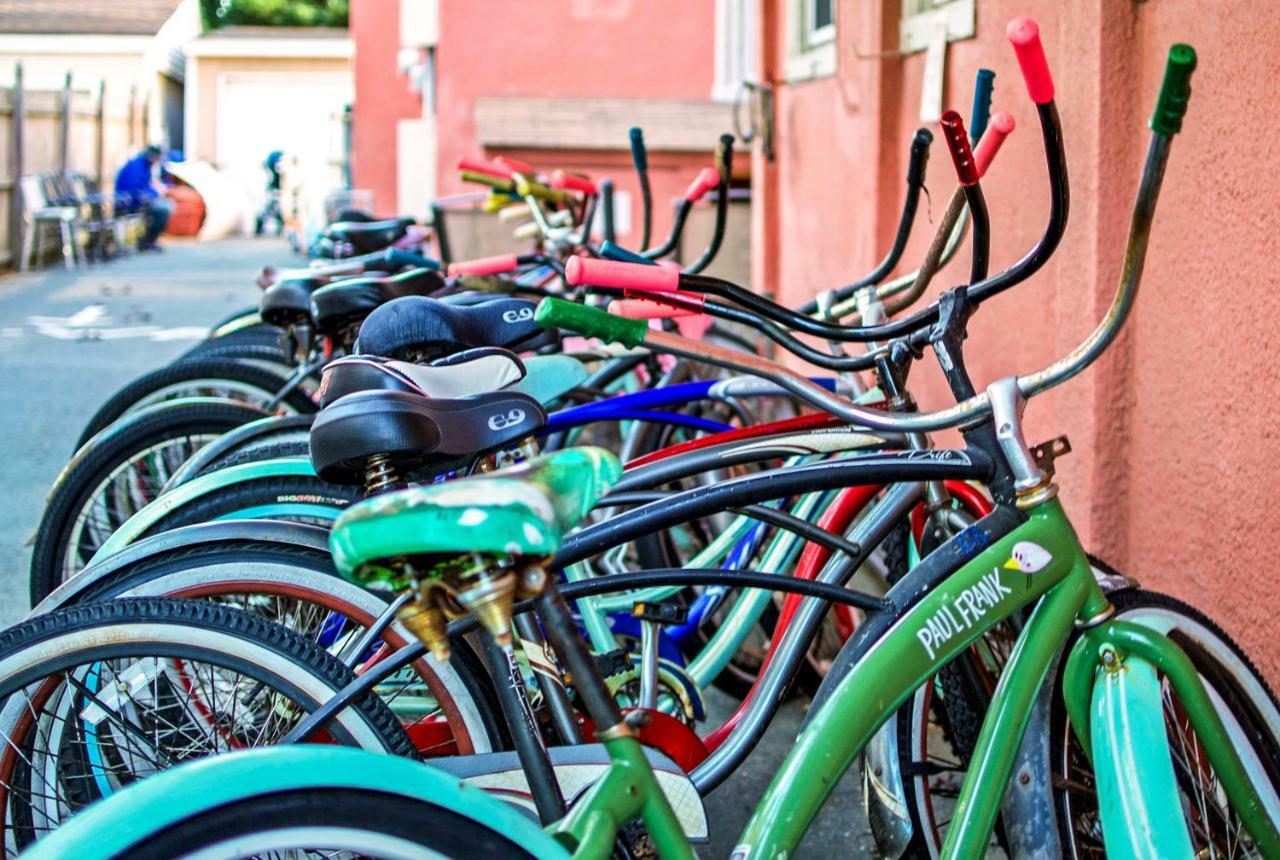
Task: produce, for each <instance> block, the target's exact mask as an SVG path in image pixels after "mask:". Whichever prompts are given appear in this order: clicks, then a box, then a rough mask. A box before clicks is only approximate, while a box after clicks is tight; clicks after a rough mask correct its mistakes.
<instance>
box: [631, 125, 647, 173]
mask: <svg viewBox="0 0 1280 860" xmlns="http://www.w3.org/2000/svg"><path fill="white" fill-rule="evenodd" d="M627 135H628V136H629V137H630V138H631V163H632V164H633V165H634V166H635V168H636V173H644V172H645V171H646V170H648V169H649V150H647V149H645V147H644V131H643V130H641V129H640V128H638V127H635V126H633V127H632V128H631V129H630V130H629V131H628V132H627Z"/></svg>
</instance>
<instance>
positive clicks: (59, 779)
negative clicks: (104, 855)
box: [0, 599, 413, 852]
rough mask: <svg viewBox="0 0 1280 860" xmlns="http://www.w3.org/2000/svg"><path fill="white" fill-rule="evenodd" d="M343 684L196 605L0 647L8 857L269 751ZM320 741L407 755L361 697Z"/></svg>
mask: <svg viewBox="0 0 1280 860" xmlns="http://www.w3.org/2000/svg"><path fill="white" fill-rule="evenodd" d="M353 677H354V676H353V674H352V673H351V671H350V670H349V669H347V668H346V667H345V666H343V665H342V664H341V663H340V662H339V661H338V660H336V659H335V658H334V657H332V656H331V655H329V654H327V653H325V652H324V651H322V650H320V649H319V648H316V647H315V646H314V645H312V644H311V643H309V642H307V641H305V640H304V639H302V638H301V637H300V636H298V635H296V634H294V633H292V632H291V631H288V630H285V629H284V628H282V627H280V626H278V625H274V624H270V623H269V622H266V621H264V620H263V619H261V618H256V617H254V616H252V615H249V614H247V613H243V612H237V611H236V610H234V609H231V608H229V607H225V606H216V605H214V604H211V603H207V602H204V601H193V600H163V599H136V600H128V599H126V600H114V601H109V602H106V603H96V604H89V605H85V606H78V607H74V608H71V609H67V610H62V611H59V612H54V613H50V614H48V615H43V616H39V617H36V618H33V619H30V620H28V621H26V622H24V623H22V624H20V625H18V626H17V627H14V628H11V629H10V630H8V631H6V632H4V633H3V634H0V703H2V704H0V729H2V730H3V731H2V733H0V737H3V738H4V741H3V743H2V744H0V813H2V814H3V816H4V836H5V847H6V850H7V851H10V852H16V851H17V850H21V849H22V848H23V847H25V846H26V845H29V844H30V843H31V842H33V841H34V840H36V839H38V838H39V837H40V836H41V835H43V834H44V833H47V832H48V831H49V830H51V829H53V828H54V827H56V826H57V825H58V824H60V823H61V822H63V821H65V820H66V819H67V818H69V817H70V816H72V815H74V814H75V813H76V812H78V811H80V810H81V809H83V808H84V807H86V806H88V805H89V804H91V803H93V802H95V801H97V800H100V799H102V798H104V797H108V796H110V795H112V794H114V793H115V792H117V791H119V790H120V789H122V788H124V787H125V786H127V785H129V784H132V783H134V782H136V781H138V780H140V779H144V778H146V777H148V776H151V775H153V774H155V773H158V772H160V771H162V770H165V769H167V768H168V767H171V766H173V765H175V764H178V763H180V762H184V761H191V760H193V759H198V758H204V757H206V756H210V755H217V754H221V753H224V752H229V751H232V750H237V749H247V748H253V747H260V746H267V745H270V744H272V743H274V742H275V741H276V740H278V739H279V738H280V737H282V736H283V735H284V734H285V733H286V732H287V731H288V730H289V729H290V728H291V727H292V726H293V725H295V724H296V723H297V722H298V721H299V720H300V719H301V718H302V717H303V716H305V715H306V714H307V713H309V712H310V711H311V710H313V709H314V708H315V707H317V706H318V705H319V704H320V703H322V702H324V701H325V700H326V699H328V698H329V697H331V696H332V695H333V693H334V692H335V691H336V690H338V689H340V688H341V687H342V686H343V685H344V684H346V683H348V682H350V681H351V680H352V679H353ZM324 741H325V742H329V743H337V744H343V745H348V746H358V747H362V748H364V749H368V750H373V751H377V752H386V753H392V754H396V755H412V754H413V748H412V746H411V745H410V743H409V739H408V737H407V736H406V735H405V733H404V731H403V730H402V729H401V728H400V726H399V723H398V722H397V721H396V719H395V717H394V716H393V715H392V714H391V712H390V710H389V709H387V707H386V706H385V705H384V704H383V703H382V702H381V701H380V700H379V699H378V698H377V697H376V696H372V695H368V696H366V697H364V698H363V699H362V700H361V701H359V702H358V703H356V704H354V705H353V706H352V707H350V708H348V709H346V710H345V711H344V712H343V713H342V714H340V715H338V716H337V717H336V718H335V721H334V722H333V723H331V729H330V731H329V732H328V734H327V735H326V736H325V738H324Z"/></svg>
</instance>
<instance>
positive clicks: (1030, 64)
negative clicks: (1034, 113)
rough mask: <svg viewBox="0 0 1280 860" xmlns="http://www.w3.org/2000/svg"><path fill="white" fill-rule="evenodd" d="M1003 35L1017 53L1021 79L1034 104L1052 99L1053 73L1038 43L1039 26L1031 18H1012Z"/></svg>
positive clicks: (1041, 103) (1042, 47) (1041, 46)
mask: <svg viewBox="0 0 1280 860" xmlns="http://www.w3.org/2000/svg"><path fill="white" fill-rule="evenodd" d="M1005 35H1006V36H1008V37H1009V41H1010V42H1012V43H1013V52H1014V53H1015V54H1017V55H1018V65H1019V66H1020V67H1021V68H1022V79H1023V80H1024V81H1026V82H1027V95H1029V96H1031V100H1032V101H1033V102H1035V103H1036V104H1038V105H1047V104H1048V103H1049V102H1051V101H1053V75H1051V74H1050V73H1049V61H1048V60H1046V59H1045V58H1044V45H1042V44H1040V27H1039V26H1037V24H1036V22H1035V19H1033V18H1028V17H1026V16H1023V17H1021V18H1014V19H1013V20H1012V21H1010V22H1009V26H1008V27H1007V28H1006V29H1005Z"/></svg>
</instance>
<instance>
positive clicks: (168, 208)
mask: <svg viewBox="0 0 1280 860" xmlns="http://www.w3.org/2000/svg"><path fill="white" fill-rule="evenodd" d="M162 154H163V153H162V152H161V150H160V147H158V146H148V147H147V148H146V149H144V150H142V152H139V153H138V154H137V155H135V156H134V157H133V158H131V159H129V160H128V161H126V162H125V164H124V167H121V168H120V172H119V173H117V174H116V205H115V211H116V212H118V213H121V214H129V213H132V212H141V213H142V214H143V215H144V216H145V218H146V229H145V230H144V231H143V234H142V236H141V238H139V240H138V250H139V251H151V250H158V248H159V246H158V245H157V244H156V240H157V239H158V238H160V234H161V233H163V232H164V228H165V226H166V225H167V224H168V223H169V216H170V215H172V214H173V203H172V202H171V201H170V200H169V199H168V198H166V197H164V196H163V194H162V193H161V192H162V191H163V190H164V189H163V186H161V185H160V183H159V182H158V181H157V180H156V178H155V175H154V171H155V166H156V165H157V164H159V163H160V158H161V156H162Z"/></svg>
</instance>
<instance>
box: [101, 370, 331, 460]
mask: <svg viewBox="0 0 1280 860" xmlns="http://www.w3.org/2000/svg"><path fill="white" fill-rule="evenodd" d="M202 382H204V383H209V384H210V387H211V388H214V387H216V385H215V384H216V383H219V382H221V383H227V384H230V385H235V386H239V387H241V388H243V389H244V390H245V391H246V392H250V393H253V395H254V396H255V397H258V398H260V399H259V402H260V403H266V402H268V401H270V400H271V399H272V398H274V397H275V396H276V394H277V393H278V392H279V391H280V389H282V388H283V387H284V385H285V377H284V376H283V375H282V374H281V373H279V372H277V371H275V370H272V369H270V368H268V367H264V366H262V365H258V364H252V363H250V362H247V361H237V360H234V359H228V358H216V357H215V358H193V359H191V360H189V361H179V362H177V363H175V364H170V365H167V366H165V367H160V368H157V369H155V370H153V371H150V372H149V373H144V374H143V375H142V376H140V377H138V378H137V379H135V380H134V381H133V382H130V383H129V384H128V385H126V386H124V387H123V388H121V389H120V390H119V391H117V392H116V393H115V394H113V395H112V396H111V397H110V398H109V399H108V400H107V402H106V403H104V404H102V406H100V407H98V411H97V412H95V413H94V415H93V417H92V418H91V419H89V423H88V424H87V425H86V426H85V429H84V432H83V433H81V434H80V438H79V440H78V441H77V442H76V449H77V450H79V449H80V448H81V447H82V446H83V445H84V444H85V443H87V442H88V441H89V440H90V439H92V438H93V437H94V436H95V435H97V434H98V433H99V432H101V431H102V430H103V429H105V428H106V427H107V426H108V425H110V424H111V423H112V422H114V421H116V420H117V419H119V418H120V417H121V416H123V415H125V414H126V413H128V412H131V411H133V410H135V409H137V408H139V407H140V406H141V405H143V404H145V403H147V402H148V398H153V397H162V396H163V392H164V391H165V390H166V389H172V390H174V391H178V390H180V389H181V387H182V386H184V385H190V386H197V385H198V384H199V383H202ZM191 390H192V391H193V392H194V391H197V390H198V389H197V388H195V387H193V388H192V389H191ZM228 399H231V398H228ZM281 406H283V407H286V408H287V409H288V410H290V411H293V412H315V411H316V410H317V409H318V408H319V407H318V406H317V405H316V403H315V401H313V400H312V399H311V398H310V397H309V396H308V395H307V393H306V392H305V391H303V390H301V389H299V388H295V389H293V390H292V391H290V392H289V393H288V394H287V395H286V396H285V397H284V399H283V400H282V401H281Z"/></svg>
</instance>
